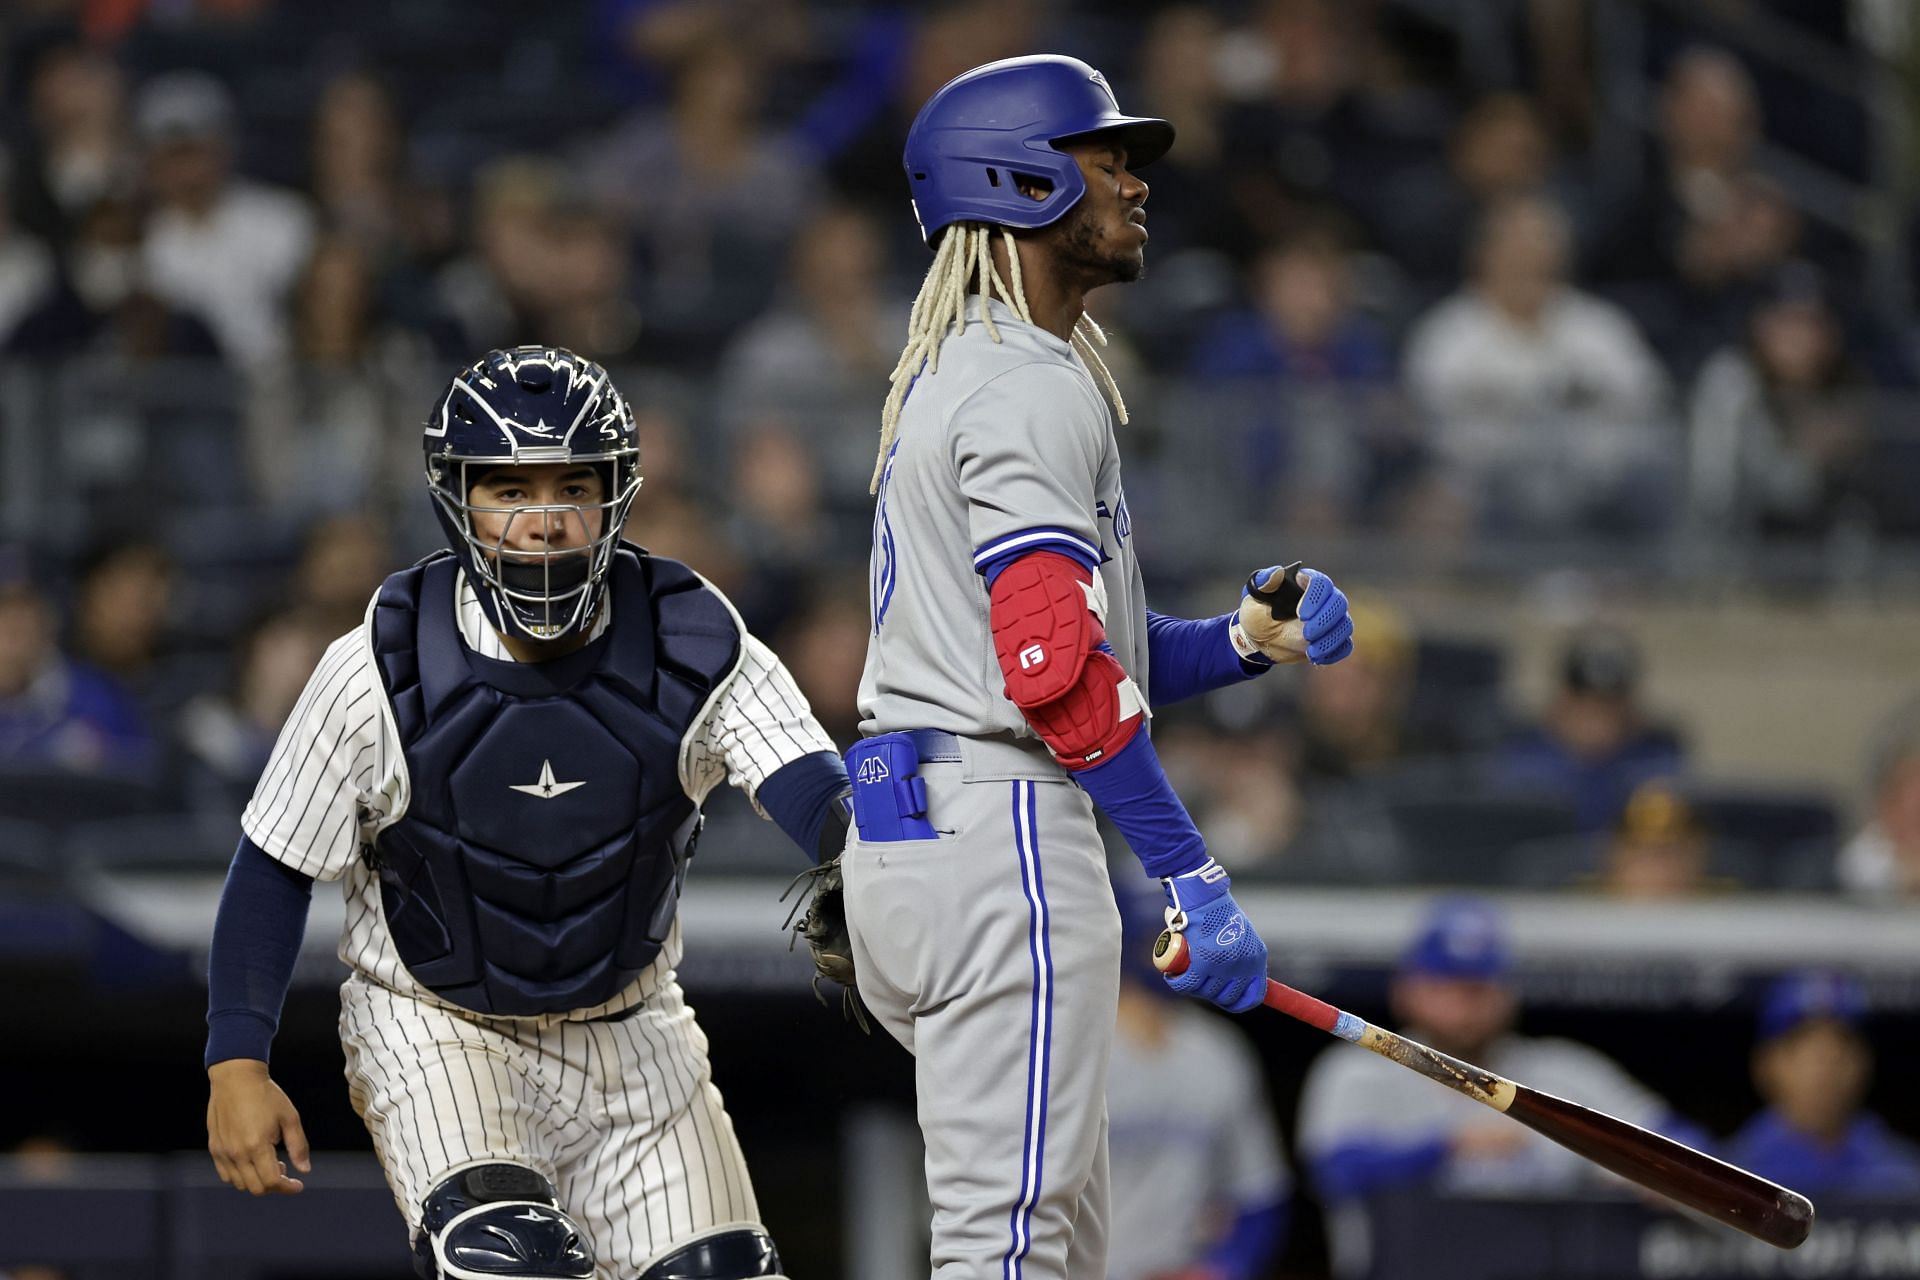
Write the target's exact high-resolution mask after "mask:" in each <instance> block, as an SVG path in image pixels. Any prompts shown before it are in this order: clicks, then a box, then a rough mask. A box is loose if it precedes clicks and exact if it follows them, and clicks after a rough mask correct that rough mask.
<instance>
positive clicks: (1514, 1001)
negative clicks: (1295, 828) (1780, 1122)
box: [1299, 899, 1692, 1274]
mask: <svg viewBox="0 0 1920 1280" xmlns="http://www.w3.org/2000/svg"><path fill="white" fill-rule="evenodd" d="M1511 968H1512V962H1511V956H1510V947H1509V943H1508V939H1507V932H1506V922H1505V920H1504V919H1503V918H1502V917H1501V915H1500V914H1499V913H1498V912H1497V911H1496V910H1495V909H1494V908H1493V907H1491V906H1489V905H1488V904H1485V903H1482V902H1478V901H1474V900H1472V899H1449V900H1443V901H1441V902H1439V903H1436V904H1435V905H1434V906H1433V908H1432V909H1431V910H1430V911H1429V913H1428V914H1427V916H1426V917H1425V919H1424V920H1423V921H1422V923H1421V925H1420V930H1419V932H1418V934H1417V935H1416V936H1415V937H1414V938H1413V940H1412V942H1411V944H1410V945H1409V947H1408V948H1407V950H1406V952H1405V953H1404V954H1403V955H1402V956H1401V959H1400V964H1399V968H1398V970H1397V972H1396V973H1395V975H1394V978H1393V982H1392V986H1391V988H1390V991H1389V997H1390V1000H1391V1003H1392V1007H1393V1012H1394V1016H1395V1019H1396V1020H1397V1022H1398V1024H1399V1026H1400V1027H1401V1028H1402V1029H1403V1031H1404V1032H1405V1034H1407V1035H1409V1036H1411V1037H1413V1038H1414V1039H1416V1040H1418V1041H1420V1042H1421V1043H1423V1044H1426V1045H1429V1046H1431V1047H1432V1048H1435V1049H1438V1050H1439V1051H1440V1052H1442V1053H1446V1054H1451V1055H1453V1056H1454V1057H1456V1058H1460V1059H1463V1060H1464V1061H1467V1062H1471V1063H1473V1064H1475V1065H1476V1066H1481V1067H1485V1068H1486V1069H1487V1070H1489V1071H1492V1072H1496V1073H1498V1074H1499V1075H1502V1076H1505V1077H1507V1078H1508V1079H1512V1080H1524V1081H1526V1082H1527V1083H1528V1084H1529V1085H1531V1086H1533V1087H1534V1088H1537V1089H1543V1090H1545V1091H1546V1092H1548V1093H1553V1094H1557V1095H1559V1096H1560V1097H1563V1098H1577V1099H1579V1100H1580V1102H1581V1103H1582V1104H1584V1105H1587V1106H1592V1107H1595V1108H1598V1109H1599V1110H1602V1111H1605V1112H1607V1113H1608V1114H1610V1115H1615V1116H1619V1117H1620V1118H1621V1119H1624V1120H1627V1121H1629V1122H1631V1123H1634V1124H1639V1125H1642V1126H1645V1127H1648V1128H1654V1129H1659V1130H1661V1131H1663V1132H1668V1133H1679V1132H1682V1131H1685V1130H1686V1128H1687V1126H1686V1125H1685V1122H1684V1121H1679V1120H1677V1119H1676V1118H1675V1117H1674V1116H1673V1113H1672V1111H1671V1110H1670V1108H1669V1107H1668V1106H1667V1105H1666V1103H1665V1102H1663V1101H1662V1100H1661V1099H1660V1098H1659V1097H1658V1096H1656V1095H1655V1094H1654V1093H1652V1092H1651V1091H1649V1090H1648V1089H1647V1088H1646V1087H1645V1086H1643V1085H1641V1084H1640V1083H1639V1082H1638V1081H1636V1080H1634V1079H1633V1078H1632V1077H1630V1076H1628V1075H1627V1074H1626V1072H1624V1071H1623V1070H1621V1069H1620V1067H1619V1066H1617V1065H1616V1064H1615V1063H1614V1062H1612V1061H1611V1060H1610V1059H1608V1058H1606V1057H1605V1056H1603V1055H1602V1054H1600V1053H1599V1052H1598V1051H1596V1050H1594V1049H1590V1048H1588V1047H1587V1046H1586V1045H1583V1044H1578V1043H1575V1042H1574V1041H1571V1040H1560V1039H1545V1038H1535V1037H1531V1036H1523V1035H1520V1034H1518V1033H1517V1032H1515V1030H1514V1024H1515V1021H1516V1018H1517V1016H1518V1013H1519V1000H1518V997H1517V996H1516V994H1515V991H1514V988H1513V984H1512V980H1511ZM1299 1125H1300V1132H1299V1151H1300V1154H1301V1158H1302V1159H1303V1160H1304V1161H1305V1162H1306V1163H1307V1165H1308V1168H1309V1169H1310V1170H1311V1171H1312V1174H1313V1180H1314V1183H1315V1184H1316V1185H1317V1187H1318V1188H1319V1191H1320V1195H1321V1196H1322V1198H1323V1199H1324V1200H1325V1201H1326V1202H1327V1203H1328V1204H1329V1206H1330V1207H1331V1208H1332V1209H1334V1211H1335V1212H1336V1214H1338V1213H1341V1212H1352V1211H1353V1210H1354V1209H1356V1208H1359V1207H1360V1204H1361V1202H1363V1201H1364V1200H1365V1198H1366V1197H1368V1196H1371V1195H1375V1194H1378V1193H1381V1192H1385V1191H1391V1190H1395V1189H1398V1188H1404V1187H1415V1186H1426V1187H1432V1188H1435V1189H1436V1190H1440V1191H1443V1192H1451V1193H1465V1194H1475V1193H1479V1194H1495V1195H1498V1194H1509V1195H1512V1194H1520V1195H1547V1194H1553V1193H1555V1192H1565V1191H1568V1190H1571V1189H1573V1188H1576V1187H1579V1186H1581V1185H1583V1184H1591V1183H1593V1182H1594V1181H1596V1180H1597V1179H1599V1178H1602V1177H1604V1176H1605V1175H1603V1174H1601V1173H1600V1172H1599V1170H1598V1169H1597V1168H1596V1167H1595V1166H1593V1165H1591V1164H1589V1163H1587V1162H1586V1161H1584V1160H1582V1159H1581V1158H1580V1157H1578V1156H1576V1155H1574V1154H1573V1153H1572V1152H1570V1151H1568V1150H1566V1149H1565V1148H1564V1147H1560V1146H1557V1145H1555V1144H1554V1143H1553V1142H1551V1141H1549V1140H1547V1139H1546V1138H1543V1137H1541V1136H1539V1135H1538V1134H1535V1133H1533V1132H1532V1131H1531V1130H1528V1129H1526V1128H1524V1127H1522V1126H1520V1125H1518V1124H1515V1123H1514V1122H1512V1121H1511V1120H1506V1119H1503V1118H1501V1117H1499V1116H1496V1115H1494V1114H1493V1113H1492V1112H1490V1111H1488V1110H1487V1109H1486V1108H1485V1107H1483V1106H1481V1105H1480V1104H1479V1103H1477V1102H1474V1101H1473V1100H1472V1099H1470V1098H1467V1097H1465V1096H1463V1095H1461V1094H1457V1093H1454V1092H1453V1091H1452V1090H1450V1089H1437V1088H1435V1087H1434V1085H1433V1082H1432V1081H1430V1080H1425V1079H1422V1078H1421V1077H1420V1075H1419V1073H1417V1072H1413V1071H1408V1070H1407V1069H1406V1068H1404V1067H1401V1066H1399V1065H1397V1064H1395V1063H1392V1062H1389V1061H1387V1060H1386V1059H1384V1058H1381V1057H1378V1056H1376V1055H1374V1054H1370V1053H1360V1052H1356V1051H1354V1050H1353V1049H1351V1048H1349V1047H1347V1046H1345V1045H1334V1046H1332V1047H1330V1048H1328V1049H1326V1050H1324V1051H1323V1052H1322V1053H1321V1055H1320V1057H1319V1058H1318V1059H1317V1060H1316V1061H1315V1062H1314V1064H1313V1066H1312V1067H1311V1068H1310V1069H1309V1070H1308V1073H1307V1080H1306V1086H1305V1090H1304V1092H1303V1094H1302V1096H1301V1101H1300V1121H1299ZM1691 1136H1692V1135H1691V1134H1689V1137H1691ZM1342 1238H1343V1237H1342V1233H1341V1232H1340V1230H1339V1229H1338V1226H1337V1222H1336V1229H1335V1232H1334V1246H1335V1250H1334V1251H1335V1261H1336V1267H1335V1270H1336V1273H1340V1274H1348V1273H1350V1272H1351V1270H1352V1266H1351V1260H1350V1259H1347V1258H1344V1257H1343V1256H1342V1255H1343V1253H1344V1246H1343V1245H1342Z"/></svg>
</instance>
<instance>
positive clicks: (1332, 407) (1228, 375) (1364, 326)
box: [1191, 224, 1400, 528]
mask: <svg viewBox="0 0 1920 1280" xmlns="http://www.w3.org/2000/svg"><path fill="white" fill-rule="evenodd" d="M1252 281H1253V289H1254V299H1253V301H1254V305H1253V307H1251V308H1248V309H1245V310H1237V311H1233V312H1229V313H1228V314H1226V315H1224V316H1222V317H1220V318H1219V320H1217V321H1216V322H1215V323H1214V324H1213V326H1212V327H1211V328H1209V329H1208V330H1207V331H1206V332H1205V334H1204V335H1203V336H1202V337H1201V339H1200V341H1199V343H1198V344H1197V345H1196V346H1195V348H1194V351H1193V355H1192V363H1191V373H1192V374H1193V376H1194V377H1196V378H1197V379H1199V380H1200V381H1201V382H1203V383H1206V384H1210V385H1211V386H1213V387H1216V388H1230V389H1233V390H1235V391H1236V392H1237V393H1238V394H1237V396H1236V398H1235V399H1234V400H1233V401H1232V403H1233V404H1234V406H1235V407H1236V409H1239V410H1240V412H1237V413H1235V414H1234V415H1233V417H1234V418H1236V419H1239V418H1244V419H1245V429H1246V435H1245V437H1244V438H1243V439H1241V440H1240V441H1238V443H1237V446H1236V450H1237V453H1238V455H1239V456H1238V457H1236V459H1235V463H1236V466H1235V471H1236V474H1237V475H1239V476H1240V477H1242V478H1243V480H1244V482H1245V483H1247V484H1249V485H1251V486H1254V487H1256V488H1257V489H1259V490H1261V491H1262V492H1263V493H1264V494H1265V495H1266V498H1267V500H1268V501H1269V502H1271V501H1274V500H1275V499H1274V498H1273V489H1274V488H1275V487H1276V486H1277V487H1278V488H1279V489H1280V496H1279V497H1278V499H1277V505H1278V507H1279V509H1280V510H1281V511H1283V512H1284V513H1285V517H1284V518H1285V520H1286V522H1287V524H1288V525H1289V526H1290V527H1294V528H1324V527H1337V526H1339V525H1340V524H1342V523H1344V522H1345V521H1346V520H1347V519H1349V518H1350V517H1351V516H1352V515H1354V514H1355V513H1356V511H1357V509H1358V507H1359V505H1360V504H1361V502H1362V501H1363V500H1364V499H1365V498H1366V497H1367V496H1368V495H1369V494H1370V492H1371V491H1372V490H1373V489H1374V488H1375V479H1376V478H1375V475H1374V472H1375V470H1376V466H1377V461H1378V460H1377V459H1376V458H1374V457H1373V456H1370V450H1369V445H1370V444H1371V443H1373V441H1371V440H1370V439H1369V437H1370V435H1372V434H1374V433H1373V432H1371V431H1370V426H1371V418H1372V414H1371V412H1370V411H1371V410H1373V409H1374V408H1375V405H1374V403H1373V402H1372V401H1371V400H1370V399H1369V398H1368V397H1367V396H1366V395H1365V394H1363V393H1367V392H1380V391H1382V390H1384V389H1385V388H1386V387H1388V385H1389V384H1390V383H1391V380H1392V377H1393V356H1392V352H1391V350H1390V349H1389V347H1388V345H1387V339H1386V335H1385V334H1383V333H1382V332H1381V331H1380V330H1379V328H1378V327H1377V326H1375V325H1374V324H1373V323H1372V322H1371V321H1370V320H1368V319H1367V318H1366V317H1365V316H1363V315H1361V314H1360V313H1359V311H1358V309H1357V308H1356V307H1355V305H1354V297H1353V294H1354V284H1353V267H1352V264H1351V262H1350V260H1349V256H1348V253H1347V250H1346V248H1345V246H1344V244H1343V243H1342V242H1341V238H1340V236H1339V234H1338V233H1337V232H1336V231H1335V230H1334V229H1333V228H1332V227H1331V226H1330V225H1325V224H1322V225H1313V226H1308V227H1307V228H1306V229H1303V230H1302V231H1301V232H1300V233H1299V234H1297V235H1295V236H1293V237H1291V238H1290V239H1288V240H1286V241H1285V242H1283V243H1281V244H1279V245H1276V246H1274V247H1273V248H1271V249H1269V250H1267V251H1266V252H1265V253H1263V254H1262V255H1261V256H1260V258H1259V260H1258V261H1257V262H1256V263H1255V264H1254V268H1253V272H1252ZM1394 416H1395V417H1399V416H1400V415H1398V414H1395V415H1394Z"/></svg>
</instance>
